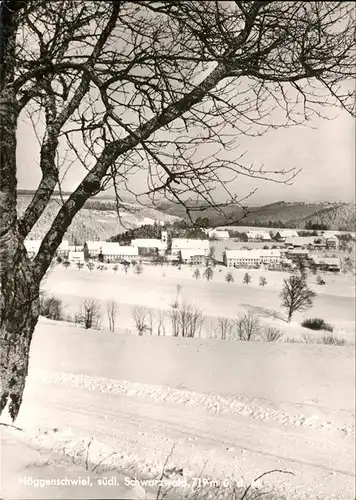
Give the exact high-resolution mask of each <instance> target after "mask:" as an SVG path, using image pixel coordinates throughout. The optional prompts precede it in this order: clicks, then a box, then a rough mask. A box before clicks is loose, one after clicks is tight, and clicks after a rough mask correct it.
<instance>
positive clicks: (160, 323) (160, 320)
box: [157, 309, 166, 336]
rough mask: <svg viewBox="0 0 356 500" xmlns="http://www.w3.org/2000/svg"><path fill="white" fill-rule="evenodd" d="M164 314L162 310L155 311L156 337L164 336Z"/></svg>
mask: <svg viewBox="0 0 356 500" xmlns="http://www.w3.org/2000/svg"><path fill="white" fill-rule="evenodd" d="M165 317H166V314H165V311H162V309H158V310H157V335H158V336H160V335H165V334H166V329H165V324H164V320H165Z"/></svg>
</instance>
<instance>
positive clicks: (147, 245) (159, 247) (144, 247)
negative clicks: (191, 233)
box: [131, 231, 168, 255]
mask: <svg viewBox="0 0 356 500" xmlns="http://www.w3.org/2000/svg"><path fill="white" fill-rule="evenodd" d="M131 246H133V247H137V248H138V250H139V254H140V255H145V254H152V253H156V254H157V253H158V254H159V255H165V253H166V251H167V247H168V233H167V231H162V233H161V239H158V238H136V239H134V240H131Z"/></svg>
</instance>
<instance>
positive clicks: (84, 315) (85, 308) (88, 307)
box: [77, 299, 101, 330]
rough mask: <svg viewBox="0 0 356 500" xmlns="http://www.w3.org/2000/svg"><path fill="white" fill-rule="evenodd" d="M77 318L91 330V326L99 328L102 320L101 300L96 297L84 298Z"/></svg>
mask: <svg viewBox="0 0 356 500" xmlns="http://www.w3.org/2000/svg"><path fill="white" fill-rule="evenodd" d="M77 319H78V322H79V323H81V324H82V325H83V326H84V328H85V329H86V330H89V329H90V328H95V329H99V328H100V321H101V311H100V304H99V302H98V301H97V300H94V299H85V300H83V302H82V305H81V307H80V312H79V314H78V315H77Z"/></svg>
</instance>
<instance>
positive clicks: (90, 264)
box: [87, 262, 95, 271]
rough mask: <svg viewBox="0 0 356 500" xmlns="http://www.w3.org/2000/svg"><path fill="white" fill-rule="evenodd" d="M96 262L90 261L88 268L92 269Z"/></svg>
mask: <svg viewBox="0 0 356 500" xmlns="http://www.w3.org/2000/svg"><path fill="white" fill-rule="evenodd" d="M94 267H95V266H94V262H88V264H87V268H88V269H89V271H92V270H93V269H94Z"/></svg>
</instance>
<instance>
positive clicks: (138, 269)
mask: <svg viewBox="0 0 356 500" xmlns="http://www.w3.org/2000/svg"><path fill="white" fill-rule="evenodd" d="M134 271H135V274H137V275H139V274H142V273H143V266H142V265H141V264H136V266H135V267H134Z"/></svg>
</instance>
